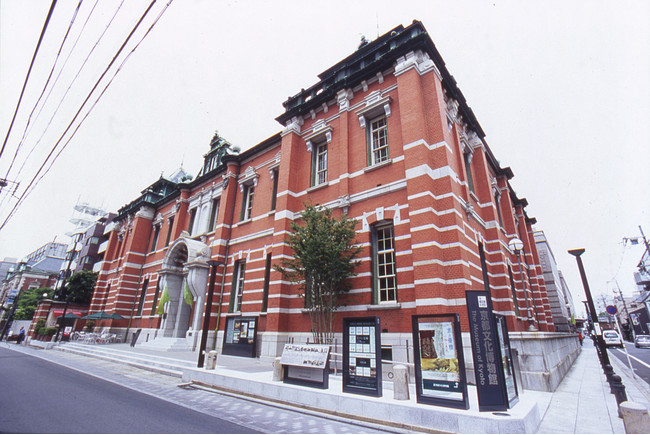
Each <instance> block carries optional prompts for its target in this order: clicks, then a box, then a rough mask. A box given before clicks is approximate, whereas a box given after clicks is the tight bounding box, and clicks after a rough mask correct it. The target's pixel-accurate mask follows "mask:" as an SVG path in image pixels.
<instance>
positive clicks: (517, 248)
mask: <svg viewBox="0 0 650 435" xmlns="http://www.w3.org/2000/svg"><path fill="white" fill-rule="evenodd" d="M508 247H509V248H510V249H511V250H512V251H514V252H515V255H517V263H518V265H519V277H520V279H521V285H522V287H523V289H524V296H525V298H526V299H525V300H526V313H527V315H528V322H529V326H528V330H529V331H537V328H536V327H535V324H534V321H533V316H532V313H531V312H530V304H529V303H528V292H527V291H526V282H525V281H524V271H523V267H522V266H521V257H520V254H521V251H522V250H523V249H524V242H522V241H521V240H520V239H518V238H517V237H513V238H512V239H510V241H509V242H508Z"/></svg>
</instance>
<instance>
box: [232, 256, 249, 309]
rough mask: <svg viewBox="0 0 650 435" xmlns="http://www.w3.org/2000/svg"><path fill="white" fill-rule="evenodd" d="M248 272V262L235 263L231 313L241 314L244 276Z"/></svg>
mask: <svg viewBox="0 0 650 435" xmlns="http://www.w3.org/2000/svg"><path fill="white" fill-rule="evenodd" d="M245 272H246V262H245V261H244V260H239V261H236V262H235V270H234V271H233V279H232V290H231V292H230V310H229V311H230V312H231V313H232V312H240V311H241V305H242V299H243V296H244V274H245Z"/></svg>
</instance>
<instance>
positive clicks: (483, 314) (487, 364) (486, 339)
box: [465, 290, 509, 411]
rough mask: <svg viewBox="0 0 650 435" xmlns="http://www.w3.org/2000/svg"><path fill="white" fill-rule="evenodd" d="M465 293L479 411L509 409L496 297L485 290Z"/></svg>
mask: <svg viewBox="0 0 650 435" xmlns="http://www.w3.org/2000/svg"><path fill="white" fill-rule="evenodd" d="M465 295H466V299H467V313H468V315H469V329H470V338H471V343H472V354H473V357H474V373H475V375H476V390H477V393H478V407H479V411H505V410H507V409H508V405H509V403H508V393H507V391H506V388H507V386H506V380H505V376H504V371H503V363H502V359H501V346H500V342H499V336H498V332H497V323H496V321H495V316H494V314H493V313H492V301H491V300H490V297H489V295H488V293H487V292H485V291H472V290H470V291H467V292H465Z"/></svg>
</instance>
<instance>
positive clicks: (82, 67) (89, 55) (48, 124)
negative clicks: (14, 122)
mask: <svg viewBox="0 0 650 435" xmlns="http://www.w3.org/2000/svg"><path fill="white" fill-rule="evenodd" d="M124 1H125V0H122V2H121V3H120V4H119V5H118V7H117V9H116V10H115V12H114V13H113V16H112V17H111V19H110V20H109V22H108V24H107V25H106V27H105V28H104V31H103V32H102V34H101V35H100V36H99V38H98V39H97V41H96V42H95V44H94V45H93V47H92V48H91V50H90V51H89V52H88V54H87V55H86V58H85V59H84V61H83V63H82V64H81V66H80V67H79V69H78V70H77V73H76V74H75V76H74V78H73V79H72V81H71V82H70V84H69V85H68V88H67V89H66V91H65V93H64V94H63V96H62V97H61V98H60V99H59V103H58V105H57V107H56V108H55V109H54V112H53V113H52V116H51V117H50V119H49V121H48V123H47V125H46V126H45V128H44V129H43V132H42V133H41V135H40V137H39V138H38V140H37V141H36V144H35V145H34V146H32V148H31V149H30V151H29V153H28V154H27V156H26V157H25V160H24V161H23V163H22V165H21V167H20V169H19V170H18V172H17V173H16V175H15V177H16V178H18V177H19V176H20V174H21V173H22V171H23V169H24V168H25V165H26V164H27V161H28V160H29V158H30V156H31V155H32V153H33V152H34V150H35V149H36V147H37V146H38V145H39V144H40V142H41V141H42V140H43V137H45V134H46V133H47V131H48V129H49V128H50V126H51V125H52V122H53V121H54V118H55V116H56V115H57V114H58V111H59V109H60V108H61V105H62V104H63V102H64V101H65V99H66V97H67V95H68V93H69V92H70V90H71V89H72V86H74V84H75V82H76V81H77V78H78V77H79V75H80V74H81V72H82V70H83V69H84V67H85V66H86V64H87V63H88V60H89V59H90V57H91V56H92V54H93V52H94V51H95V49H96V48H97V46H98V45H99V43H100V42H101V41H102V39H103V38H104V35H105V34H106V32H107V31H108V28H109V27H110V26H111V24H112V23H113V21H114V19H115V17H116V16H117V14H118V12H119V11H120V9H121V8H122V5H123V4H124ZM98 3H99V0H95V5H94V6H93V9H92V10H91V11H90V14H89V15H88V17H87V19H86V22H85V23H84V27H83V28H82V31H81V32H80V33H79V37H78V38H77V41H78V40H79V39H80V38H81V35H82V34H83V30H84V29H85V27H86V25H87V24H88V21H89V20H90V17H91V16H92V13H93V11H94V10H95V7H96V6H97V4H98ZM77 41H75V44H74V45H75V46H76V44H77ZM73 50H74V46H73ZM70 54H72V51H71V52H70ZM68 58H69V57H68ZM66 63H67V59H66ZM64 67H65V65H64ZM62 71H63V70H61V71H60V72H59V76H60V74H61V72H62ZM57 80H58V77H57ZM55 84H56V81H55ZM53 86H54V85H53ZM52 89H53V87H52V88H50V93H51V91H52ZM48 97H49V94H48ZM42 109H43V106H41V111H42ZM40 113H41V112H40V111H39V114H38V115H37V117H38V116H39V115H40ZM0 201H1V200H0ZM0 204H1V202H0Z"/></svg>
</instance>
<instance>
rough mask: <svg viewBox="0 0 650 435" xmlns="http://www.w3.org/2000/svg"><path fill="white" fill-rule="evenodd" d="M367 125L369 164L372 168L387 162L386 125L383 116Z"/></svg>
mask: <svg viewBox="0 0 650 435" xmlns="http://www.w3.org/2000/svg"><path fill="white" fill-rule="evenodd" d="M369 124H370V129H369V130H368V135H369V138H368V139H369V140H368V143H369V148H370V150H369V151H370V162H369V163H370V165H371V166H372V165H377V164H379V163H381V162H385V161H387V160H388V125H387V124H386V116H385V115H382V116H380V117H379V118H375V119H373V120H371V121H370V123H369Z"/></svg>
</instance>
